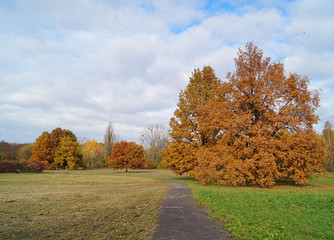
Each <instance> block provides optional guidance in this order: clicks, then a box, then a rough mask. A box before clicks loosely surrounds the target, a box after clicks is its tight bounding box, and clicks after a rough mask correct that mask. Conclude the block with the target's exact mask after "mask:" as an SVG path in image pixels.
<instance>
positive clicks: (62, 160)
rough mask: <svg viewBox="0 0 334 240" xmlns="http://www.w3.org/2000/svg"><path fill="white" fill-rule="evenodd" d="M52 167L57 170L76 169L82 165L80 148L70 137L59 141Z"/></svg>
mask: <svg viewBox="0 0 334 240" xmlns="http://www.w3.org/2000/svg"><path fill="white" fill-rule="evenodd" d="M54 165H55V167H57V168H67V167H69V168H70V169H76V168H78V167H80V166H81V165H82V162H81V156H80V146H79V144H78V143H77V142H74V141H73V139H72V138H71V137H70V136H65V137H63V138H62V139H61V140H60V144H59V147H58V148H57V150H56V152H55V158H54Z"/></svg>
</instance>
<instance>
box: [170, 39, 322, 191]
mask: <svg viewBox="0 0 334 240" xmlns="http://www.w3.org/2000/svg"><path fill="white" fill-rule="evenodd" d="M235 67H236V70H235V72H234V73H228V74H227V76H226V81H220V80H219V79H218V78H217V77H216V76H215V73H214V71H213V69H212V68H211V67H209V66H206V67H204V68H203V70H202V71H200V70H199V69H195V71H194V72H193V74H192V77H190V82H189V84H188V86H187V87H186V90H185V91H181V93H180V98H179V103H178V108H177V109H176V111H175V112H174V117H173V118H171V120H170V127H171V132H170V136H171V140H170V141H169V143H168V145H167V146H166V150H165V152H164V153H163V157H164V158H165V161H166V163H165V165H166V166H167V167H168V168H171V169H173V170H174V171H175V172H176V173H177V174H183V173H185V172H189V174H190V175H191V176H194V177H195V179H197V180H199V181H201V182H202V183H203V184H209V183H213V184H220V185H234V186H235V185H246V184H258V185H261V186H273V185H274V184H275V180H276V179H292V180H293V181H295V182H296V183H298V184H305V183H306V182H307V180H308V179H310V178H311V177H312V176H313V174H314V172H324V171H325V169H324V167H323V163H324V160H325V157H326V156H327V149H326V143H325V141H324V139H323V138H322V137H321V136H319V135H318V134H317V133H316V132H315V131H314V130H313V127H312V125H313V124H315V123H317V121H318V116H317V115H316V114H315V111H316V109H317V107H318V106H319V94H318V92H317V91H316V90H314V91H312V90H310V89H309V88H308V83H309V79H308V78H307V77H304V76H300V75H298V74H295V73H293V74H289V75H286V74H285V70H284V65H283V63H282V62H278V63H273V62H272V61H271V59H270V58H265V57H263V52H262V50H261V49H259V48H258V47H257V46H255V45H254V44H253V43H247V44H246V45H245V49H239V52H238V56H237V58H236V59H235Z"/></svg>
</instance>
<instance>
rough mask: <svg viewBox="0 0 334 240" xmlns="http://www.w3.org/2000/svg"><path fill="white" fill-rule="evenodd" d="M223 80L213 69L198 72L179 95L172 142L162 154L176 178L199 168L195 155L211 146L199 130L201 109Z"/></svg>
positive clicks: (171, 134)
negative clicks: (196, 167) (201, 147)
mask: <svg viewBox="0 0 334 240" xmlns="http://www.w3.org/2000/svg"><path fill="white" fill-rule="evenodd" d="M219 83H220V80H219V79H218V78H217V77H216V75H215V73H214V70H213V69H212V68H211V67H210V66H205V67H203V69H202V70H200V69H195V70H194V71H193V73H192V76H191V77H190V81H189V84H188V85H187V87H186V89H185V90H184V91H181V92H180V96H179V102H178V105H177V106H178V108H177V109H176V110H175V112H174V117H172V118H171V119H170V122H169V126H170V128H171V131H170V137H171V139H170V140H169V141H168V142H167V145H166V147H165V151H164V152H162V157H163V158H164V165H165V166H166V168H170V169H172V170H173V171H174V172H175V173H176V174H179V175H182V174H183V173H185V172H190V173H191V171H192V170H193V168H194V167H195V166H196V165H197V160H196V153H197V150H198V148H199V147H200V146H204V145H206V144H207V142H208V138H207V137H206V135H205V134H204V133H203V132H202V131H200V130H199V128H198V119H197V118H198V108H199V107H200V106H203V105H204V104H205V103H206V102H207V101H208V100H209V99H210V98H211V97H212V96H213V94H214V88H215V87H216V85H219Z"/></svg>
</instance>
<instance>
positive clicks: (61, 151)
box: [30, 128, 82, 169]
mask: <svg viewBox="0 0 334 240" xmlns="http://www.w3.org/2000/svg"><path fill="white" fill-rule="evenodd" d="M30 160H32V161H37V162H40V163H42V164H44V166H45V168H46V169H55V168H71V169H75V168H78V167H80V166H82V156H81V154H80V146H79V143H78V141H77V138H76V136H75V135H74V133H72V132H71V131H69V130H65V129H64V130H63V129H61V128H55V129H54V130H52V132H51V133H48V132H47V131H46V132H43V133H42V135H41V136H39V137H38V138H37V139H36V142H35V143H34V145H33V148H32V156H31V158H30Z"/></svg>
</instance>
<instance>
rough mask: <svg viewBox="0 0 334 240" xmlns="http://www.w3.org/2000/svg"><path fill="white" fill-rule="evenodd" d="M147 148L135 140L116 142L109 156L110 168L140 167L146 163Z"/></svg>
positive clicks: (126, 168)
mask: <svg viewBox="0 0 334 240" xmlns="http://www.w3.org/2000/svg"><path fill="white" fill-rule="evenodd" d="M144 153H145V150H144V148H143V147H142V146H140V145H138V144H136V143H135V142H127V141H121V142H118V143H116V144H115V146H114V149H113V152H112V154H111V156H110V157H109V161H108V166H109V168H113V169H114V170H116V169H125V170H126V172H127V171H128V169H130V168H132V169H138V168H142V167H144V165H145V161H146V160H145V158H144Z"/></svg>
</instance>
